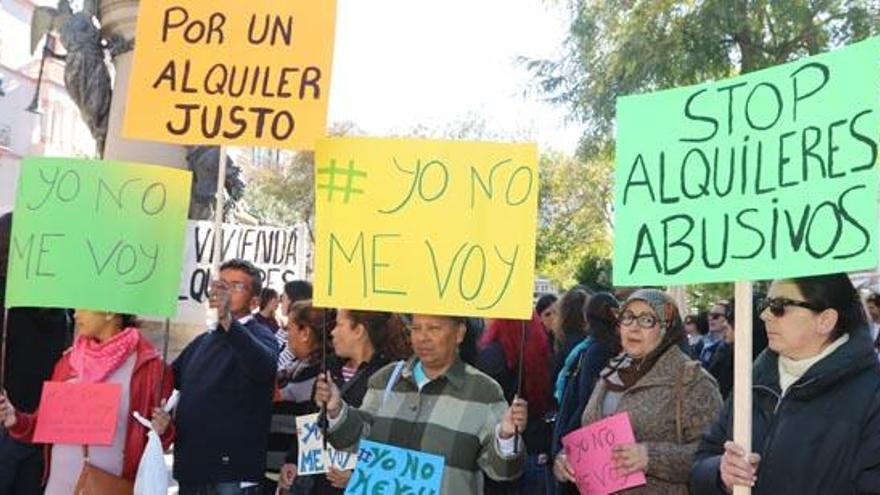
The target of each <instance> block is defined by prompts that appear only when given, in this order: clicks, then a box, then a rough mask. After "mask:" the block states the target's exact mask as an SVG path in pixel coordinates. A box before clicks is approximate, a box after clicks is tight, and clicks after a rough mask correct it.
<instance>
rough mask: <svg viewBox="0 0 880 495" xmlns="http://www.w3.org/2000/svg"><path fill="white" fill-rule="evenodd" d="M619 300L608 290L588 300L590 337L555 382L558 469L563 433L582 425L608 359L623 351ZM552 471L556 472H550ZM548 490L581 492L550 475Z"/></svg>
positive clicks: (554, 440) (552, 443)
mask: <svg viewBox="0 0 880 495" xmlns="http://www.w3.org/2000/svg"><path fill="white" fill-rule="evenodd" d="M619 307H620V303H619V302H618V301H617V299H616V298H615V297H614V296H613V295H611V294H608V293H605V292H600V293H597V294H595V295H593V296H592V297H591V298H590V302H589V303H588V304H587V310H586V320H587V335H588V336H587V338H586V339H585V340H584V341H583V342H582V343H581V345H579V346H576V347H575V348H574V349H573V350H572V352H571V353H570V355H569V356H568V357H567V358H566V361H565V362H564V363H563V366H562V371H561V372H560V376H559V377H557V379H556V382H555V383H554V397H555V398H556V400H557V402H558V404H559V410H558V411H557V413H556V419H555V421H554V422H553V433H552V437H551V440H550V454H551V459H552V460H551V462H553V463H554V469H556V462H555V460H556V457H557V455H558V454H559V453H560V452H561V451H562V437H564V436H566V435H568V434H569V433H571V432H573V431H575V430H577V429H578V428H580V427H581V416H583V414H584V407H586V405H587V402H588V401H589V400H590V395H592V394H593V387H594V386H595V385H596V381H597V380H598V379H599V373H600V372H601V371H602V370H603V369H604V368H605V367H606V366H607V365H608V361H610V360H611V358H613V357H614V356H616V355H617V354H619V353H620V336H619V335H618V331H617V309H618V308H619ZM551 475H553V473H551ZM548 487H549V490H548V493H551V494H571V495H576V494H577V493H578V490H577V487H576V486H575V485H574V484H572V483H567V482H563V481H559V480H558V479H557V478H556V476H551V479H550V480H549V483H548Z"/></svg>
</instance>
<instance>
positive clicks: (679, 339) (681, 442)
mask: <svg viewBox="0 0 880 495" xmlns="http://www.w3.org/2000/svg"><path fill="white" fill-rule="evenodd" d="M618 320H619V323H620V344H621V347H622V348H623V353H622V354H620V355H618V356H617V357H615V358H613V359H612V360H611V362H610V363H609V364H608V366H607V367H606V368H605V369H604V370H603V371H602V373H601V374H600V380H599V381H598V383H596V385H595V388H594V389H593V393H592V395H591V396H590V400H589V402H588V403H587V406H586V408H585V409H584V414H583V416H582V418H581V424H582V425H584V426H586V425H589V424H591V423H594V422H596V421H599V420H601V419H603V418H606V417H608V416H611V415H614V414H618V413H622V412H626V413H629V418H630V422H631V423H632V426H633V432H634V433H635V439H636V442H635V443H633V444H628V445H617V446H615V447H614V451H613V466H612V468H613V473H614V475H616V476H617V477H625V476H628V475H630V474H633V473H636V472H644V473H645V477H646V479H647V485H645V486H640V487H635V488H631V489H629V490H623V491H621V492H617V493H621V494H628V495H629V494H657V495H661V494H662V495H676V494H681V495H686V494H687V493H688V481H689V476H690V469H691V460H692V458H693V454H694V452H695V451H696V449H697V444H698V442H699V440H700V435H701V434H702V433H703V431H704V430H705V429H706V427H707V426H708V425H709V424H711V422H712V421H713V420H714V419H715V418H716V416H717V415H718V411H720V410H721V395H720V394H719V393H718V386H717V385H716V384H715V380H714V379H712V377H711V376H710V375H709V374H708V373H707V372H706V371H705V370H704V369H703V368H702V366H700V363H699V362H697V361H694V360H692V359H690V358H689V357H688V356H687V355H686V354H685V353H684V352H683V351H682V350H681V346H682V344H683V343H684V342H685V341H686V339H687V336H686V334H685V330H684V324H683V323H682V320H681V316H679V312H678V308H677V307H676V305H675V302H674V301H673V300H672V299H671V298H670V297H669V296H668V295H667V294H665V293H664V292H661V291H659V290H656V289H641V290H638V291H636V292H635V293H633V294H632V295H631V296H630V297H629V298H628V299H627V300H626V302H625V303H624V304H623V306H622V307H621V310H620V315H619V317H618ZM554 473H555V474H556V477H557V479H559V481H569V482H575V478H576V474H575V472H574V470H573V469H572V467H571V463H570V462H569V460H568V459H567V458H566V456H565V455H564V454H560V455H558V456H557V457H556V464H555V466H554Z"/></svg>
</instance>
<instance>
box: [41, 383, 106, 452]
mask: <svg viewBox="0 0 880 495" xmlns="http://www.w3.org/2000/svg"><path fill="white" fill-rule="evenodd" d="M121 398H122V386H121V385H119V384H118V383H61V382H46V383H44V384H43V395H42V398H41V399H40V410H39V413H38V415H37V429H36V431H35V432H34V442H36V443H66V444H76V445H110V444H112V443H113V436H114V435H115V434H116V422H117V421H118V420H119V407H120V400H121Z"/></svg>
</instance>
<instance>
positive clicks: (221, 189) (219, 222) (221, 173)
mask: <svg viewBox="0 0 880 495" xmlns="http://www.w3.org/2000/svg"><path fill="white" fill-rule="evenodd" d="M225 192H226V146H221V147H220V158H218V159H217V195H216V198H217V203H216V205H215V206H214V263H213V265H212V267H211V268H212V271H213V274H214V277H213V278H214V279H216V280H220V263H221V262H222V261H223V260H222V259H221V258H222V257H223V256H222V253H223V239H222V238H223V205H224V204H225V203H226V199H225V198H226V196H225Z"/></svg>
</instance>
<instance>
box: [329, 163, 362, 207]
mask: <svg viewBox="0 0 880 495" xmlns="http://www.w3.org/2000/svg"><path fill="white" fill-rule="evenodd" d="M318 175H319V176H320V175H326V176H327V178H328V183H327V184H318V189H326V190H327V201H328V202H330V201H333V193H334V192H336V191H339V192H342V193H344V196H343V202H344V203H348V200H349V198H350V197H351V195H352V194H363V193H364V190H363V189H357V188H355V187H354V179H355V177H366V176H367V173H366V172H364V171H363V170H355V168H354V161H352V160H349V161H348V168H338V167H337V166H336V160H330V166H329V167H323V168H319V169H318ZM337 175H344V176H345V187H343V186H340V185H338V184H336V176H337Z"/></svg>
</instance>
